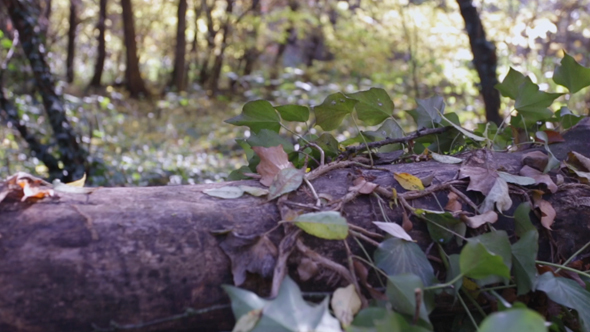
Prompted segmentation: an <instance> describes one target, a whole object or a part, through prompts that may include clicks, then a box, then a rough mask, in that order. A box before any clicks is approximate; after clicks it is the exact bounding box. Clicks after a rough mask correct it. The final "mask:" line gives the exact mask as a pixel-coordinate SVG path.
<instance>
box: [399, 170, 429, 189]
mask: <svg viewBox="0 0 590 332" xmlns="http://www.w3.org/2000/svg"><path fill="white" fill-rule="evenodd" d="M393 177H394V178H395V179H396V180H397V182H398V183H399V185H400V186H402V188H404V189H406V190H424V185H423V184H422V181H420V179H419V178H417V177H415V176H413V175H412V174H410V173H393Z"/></svg>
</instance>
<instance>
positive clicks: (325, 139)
mask: <svg viewBox="0 0 590 332" xmlns="http://www.w3.org/2000/svg"><path fill="white" fill-rule="evenodd" d="M312 142H313V143H315V144H317V145H318V146H319V147H320V148H322V150H324V155H325V157H336V156H337V155H339V154H340V150H338V141H337V140H336V138H334V136H332V134H330V133H322V134H321V135H320V137H318V138H317V139H315V140H312ZM312 149H313V153H312V155H313V156H314V157H316V159H318V160H319V158H320V153H319V151H318V150H317V149H316V148H313V147H312Z"/></svg>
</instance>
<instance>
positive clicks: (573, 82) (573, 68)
mask: <svg viewBox="0 0 590 332" xmlns="http://www.w3.org/2000/svg"><path fill="white" fill-rule="evenodd" d="M553 81H554V82H555V83H557V84H559V85H562V86H565V87H566V88H567V89H568V90H569V91H570V93H576V92H578V91H580V90H582V89H583V88H585V87H587V86H590V68H587V67H584V66H582V65H580V64H579V63H578V62H577V61H576V60H575V59H574V58H573V57H572V56H570V55H569V54H567V53H565V55H564V57H563V59H561V65H560V66H556V67H555V71H554V72H553Z"/></svg>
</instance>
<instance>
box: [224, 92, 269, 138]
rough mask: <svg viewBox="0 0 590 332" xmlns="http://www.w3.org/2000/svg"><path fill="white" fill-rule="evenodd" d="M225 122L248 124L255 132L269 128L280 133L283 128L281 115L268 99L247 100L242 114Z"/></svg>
mask: <svg viewBox="0 0 590 332" xmlns="http://www.w3.org/2000/svg"><path fill="white" fill-rule="evenodd" d="M225 122H227V123H230V124H233V125H235V126H247V127H249V128H250V130H252V132H254V133H258V132H259V131H260V130H262V129H269V130H272V131H274V132H277V133H278V132H279V130H280V129H281V125H280V118H279V115H278V114H277V112H276V111H275V109H274V107H272V105H271V104H270V103H269V102H268V101H266V100H254V101H249V102H247V103H246V104H245V105H244V107H243V108H242V113H241V114H240V115H238V116H236V117H233V118H231V119H228V120H225Z"/></svg>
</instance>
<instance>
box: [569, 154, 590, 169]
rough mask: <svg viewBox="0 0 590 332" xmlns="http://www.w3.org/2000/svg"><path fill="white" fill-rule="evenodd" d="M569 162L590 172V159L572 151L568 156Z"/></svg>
mask: <svg viewBox="0 0 590 332" xmlns="http://www.w3.org/2000/svg"><path fill="white" fill-rule="evenodd" d="M567 162H568V163H569V164H572V165H574V166H576V167H577V168H582V169H583V170H585V171H587V172H588V171H590V158H588V157H585V156H584V155H582V154H579V153H577V152H575V151H571V152H569V153H568V154H567Z"/></svg>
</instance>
